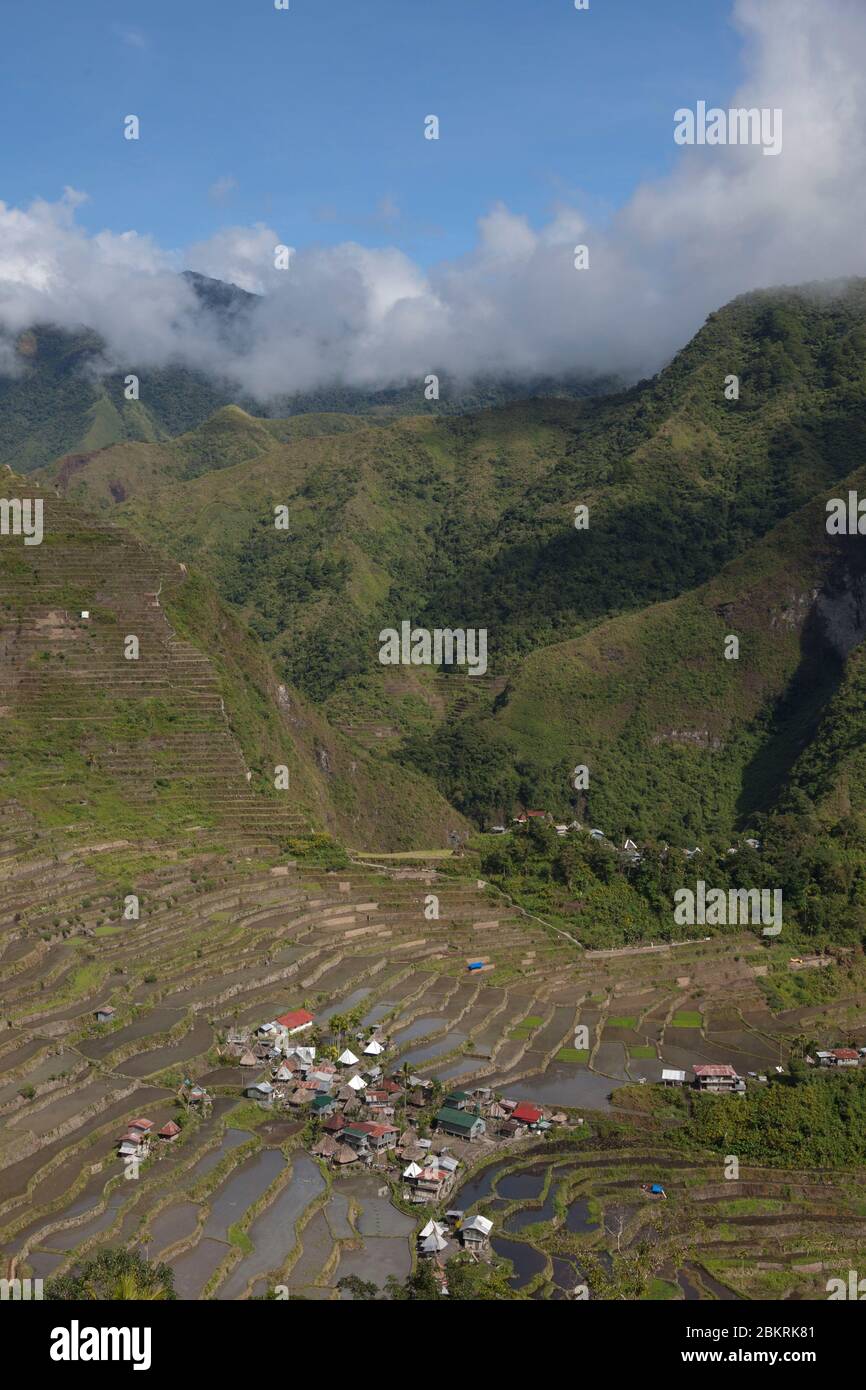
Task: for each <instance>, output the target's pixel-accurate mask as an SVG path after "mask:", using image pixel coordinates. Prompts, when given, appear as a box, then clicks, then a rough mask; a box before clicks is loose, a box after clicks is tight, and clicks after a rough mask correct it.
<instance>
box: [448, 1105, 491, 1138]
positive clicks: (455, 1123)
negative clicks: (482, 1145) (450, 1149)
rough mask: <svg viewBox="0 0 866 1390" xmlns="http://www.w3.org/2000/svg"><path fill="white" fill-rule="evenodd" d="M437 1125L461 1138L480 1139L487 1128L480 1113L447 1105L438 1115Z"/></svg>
mask: <svg viewBox="0 0 866 1390" xmlns="http://www.w3.org/2000/svg"><path fill="white" fill-rule="evenodd" d="M436 1126H437V1128H438V1129H442V1130H444V1131H445V1133H446V1134H455V1135H456V1136H457V1137H458V1138H459V1139H478V1138H479V1136H480V1135H482V1134H483V1133H484V1131H485V1130H486V1128H487V1126H486V1125H485V1123H484V1121H483V1120H482V1118H481V1116H480V1115H472V1114H470V1113H469V1112H468V1111H466V1110H453V1109H452V1108H451V1107H450V1106H447V1105H446V1106H443V1108H442V1109H441V1110H440V1111H439V1113H438V1115H437V1116H436Z"/></svg>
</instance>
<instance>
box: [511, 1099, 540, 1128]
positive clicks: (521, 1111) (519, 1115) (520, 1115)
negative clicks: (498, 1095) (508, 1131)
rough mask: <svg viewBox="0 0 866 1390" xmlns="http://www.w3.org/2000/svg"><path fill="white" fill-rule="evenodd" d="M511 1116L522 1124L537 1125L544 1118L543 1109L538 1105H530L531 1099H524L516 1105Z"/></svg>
mask: <svg viewBox="0 0 866 1390" xmlns="http://www.w3.org/2000/svg"><path fill="white" fill-rule="evenodd" d="M511 1118H512V1120H516V1121H517V1123H518V1124H521V1125H537V1124H538V1122H539V1120H540V1119H541V1118H542V1111H541V1110H539V1108H538V1106H537V1105H530V1104H529V1101H527V1100H522V1101H521V1102H520V1104H519V1105H515V1107H514V1109H513V1110H512V1112H511Z"/></svg>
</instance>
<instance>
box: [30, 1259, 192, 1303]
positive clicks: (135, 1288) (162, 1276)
mask: <svg viewBox="0 0 866 1390" xmlns="http://www.w3.org/2000/svg"><path fill="white" fill-rule="evenodd" d="M45 1298H46V1299H49V1300H52V1301H54V1302H69V1301H73V1302H75V1301H78V1300H84V1301H85V1302H89V1301H94V1300H95V1301H99V1302H117V1301H125V1300H135V1301H142V1302H153V1301H155V1300H157V1301H165V1300H175V1299H176V1298H177V1294H176V1293H175V1291H174V1270H173V1269H172V1268H171V1265H167V1264H163V1263H161V1262H157V1261H153V1260H147V1259H145V1257H144V1256H143V1255H142V1254H140V1253H139V1251H137V1250H124V1249H123V1248H120V1247H118V1248H113V1247H112V1248H109V1249H106V1250H99V1251H98V1252H97V1253H96V1254H94V1255H91V1256H89V1257H88V1258H87V1259H85V1260H83V1261H82V1262H81V1263H80V1264H77V1265H75V1266H73V1268H72V1269H71V1270H70V1272H69V1273H68V1274H63V1275H60V1276H59V1277H58V1278H55V1279H49V1280H48V1282H47V1283H46V1285H45Z"/></svg>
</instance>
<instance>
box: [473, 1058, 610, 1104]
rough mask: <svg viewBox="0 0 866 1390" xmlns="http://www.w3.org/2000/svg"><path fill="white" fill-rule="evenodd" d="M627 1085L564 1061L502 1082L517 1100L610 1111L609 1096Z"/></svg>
mask: <svg viewBox="0 0 866 1390" xmlns="http://www.w3.org/2000/svg"><path fill="white" fill-rule="evenodd" d="M491 1084H492V1083H491ZM624 1084H625V1083H624V1082H622V1081H612V1080H611V1078H610V1077H609V1076H597V1075H596V1074H595V1073H594V1072H591V1071H587V1069H586V1067H582V1066H570V1065H567V1064H566V1063H564V1062H563V1063H561V1064H560V1065H558V1066H557V1065H554V1066H550V1067H548V1068H547V1071H544V1072H540V1073H536V1075H534V1076H524V1077H522V1078H521V1080H520V1081H515V1082H513V1083H507V1082H503V1083H502V1085H503V1086H506V1087H507V1091H508V1094H509V1095H511V1096H513V1097H514V1098H515V1099H516V1100H529V1101H533V1102H535V1103H536V1104H538V1105H573V1106H578V1107H580V1108H581V1109H586V1110H609V1109H610V1101H609V1100H608V1096H609V1095H610V1093H611V1091H614V1090H616V1088H617V1087H618V1086H622V1085H624Z"/></svg>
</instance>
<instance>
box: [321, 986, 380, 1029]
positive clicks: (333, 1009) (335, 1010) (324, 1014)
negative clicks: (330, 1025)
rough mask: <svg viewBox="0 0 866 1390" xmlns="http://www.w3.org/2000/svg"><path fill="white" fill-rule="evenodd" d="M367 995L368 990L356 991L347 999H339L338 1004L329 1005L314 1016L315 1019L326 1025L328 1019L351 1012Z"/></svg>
mask: <svg viewBox="0 0 866 1390" xmlns="http://www.w3.org/2000/svg"><path fill="white" fill-rule="evenodd" d="M369 993H370V990H369V988H368V989H356V990H354V991H353V993H352V994H350V995H349V996H348V998H347V999H341V1000H340V1002H339V1004H329V1005H328V1007H327V1009H323V1010H322V1011H321V1012H320V1013H318V1014H317V1015H316V1017H317V1018H318V1019H319V1020H320V1021H321V1022H323V1023H327V1021H328V1019H329V1018H333V1016H334V1014H345V1013H349V1012H351V1010H352V1009H354V1007H355V1005H356V1004H360V1002H361V1000H362V999H366V998H367V995H368V994H369Z"/></svg>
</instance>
